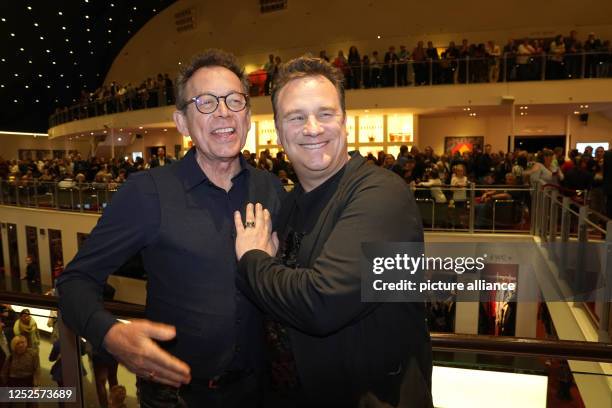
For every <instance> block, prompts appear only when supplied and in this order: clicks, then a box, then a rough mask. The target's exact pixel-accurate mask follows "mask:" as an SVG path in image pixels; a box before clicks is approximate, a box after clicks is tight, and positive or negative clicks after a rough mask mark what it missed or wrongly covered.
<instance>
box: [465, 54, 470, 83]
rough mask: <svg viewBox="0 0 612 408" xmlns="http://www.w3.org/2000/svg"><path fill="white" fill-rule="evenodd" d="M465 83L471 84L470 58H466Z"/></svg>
mask: <svg viewBox="0 0 612 408" xmlns="http://www.w3.org/2000/svg"><path fill="white" fill-rule="evenodd" d="M465 83H466V85H467V84H469V83H470V56H469V55H468V56H466V57H465Z"/></svg>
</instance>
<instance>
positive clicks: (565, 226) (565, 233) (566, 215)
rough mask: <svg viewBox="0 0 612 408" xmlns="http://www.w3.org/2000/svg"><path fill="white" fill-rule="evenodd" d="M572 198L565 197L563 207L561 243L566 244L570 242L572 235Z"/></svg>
mask: <svg viewBox="0 0 612 408" xmlns="http://www.w3.org/2000/svg"><path fill="white" fill-rule="evenodd" d="M569 208H570V198H569V197H563V204H562V207H561V242H563V243H565V242H568V241H569V235H570V226H571V222H570V214H571V213H570V212H569Z"/></svg>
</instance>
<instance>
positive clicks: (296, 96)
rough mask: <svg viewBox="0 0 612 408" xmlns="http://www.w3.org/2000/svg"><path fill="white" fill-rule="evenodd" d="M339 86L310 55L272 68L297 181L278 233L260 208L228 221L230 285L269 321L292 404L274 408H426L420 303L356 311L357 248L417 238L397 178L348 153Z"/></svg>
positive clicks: (427, 348) (407, 197)
mask: <svg viewBox="0 0 612 408" xmlns="http://www.w3.org/2000/svg"><path fill="white" fill-rule="evenodd" d="M341 78H342V74H341V73H340V72H338V71H337V70H336V69H334V68H333V67H331V66H330V65H329V64H327V63H325V62H324V61H322V60H320V59H314V58H307V57H303V58H298V59H295V60H293V61H290V62H289V63H287V64H286V65H285V66H283V67H282V69H281V70H280V73H279V76H278V78H277V80H276V81H275V83H274V86H273V90H272V105H273V110H274V118H275V122H276V129H277V134H278V138H279V139H278V142H279V144H280V145H282V147H283V149H284V150H285V152H286V153H287V156H288V157H289V159H290V160H291V162H292V164H293V166H294V170H295V172H296V175H297V177H298V179H299V182H300V184H299V185H298V186H297V187H296V188H295V189H294V192H293V193H291V194H290V195H289V197H287V199H286V200H285V201H283V206H282V210H281V213H280V215H279V226H281V228H280V230H279V231H278V235H276V234H271V229H272V228H271V225H270V215H269V214H268V212H267V211H266V210H264V207H265V205H264V206H263V207H262V206H261V205H260V204H257V205H256V206H255V208H254V207H253V205H252V204H249V205H248V207H247V211H246V226H247V227H246V228H245V227H243V224H242V217H241V215H240V214H239V213H235V224H236V228H237V238H236V253H237V257H238V258H239V259H240V261H239V274H240V277H241V280H240V281H239V287H240V288H241V290H243V291H244V292H245V294H246V295H247V296H248V297H249V298H250V299H252V300H253V301H254V302H255V303H256V304H257V305H258V306H259V307H261V308H262V309H263V310H264V311H265V312H266V313H268V314H269V315H270V316H271V318H272V319H274V320H276V321H275V322H271V323H270V324H269V325H268V328H269V330H270V333H271V334H270V335H269V336H268V337H269V338H271V339H274V342H273V349H274V350H275V351H276V352H275V355H276V356H277V357H278V360H277V361H273V363H272V366H273V369H274V368H275V367H285V368H286V371H285V375H284V376H282V377H280V376H279V377H276V378H275V380H276V383H275V385H276V386H277V387H278V388H280V389H282V390H283V391H285V394H284V395H289V396H290V397H289V398H288V400H284V401H282V402H280V403H278V405H277V406H282V407H293V406H296V405H300V406H308V407H328V406H329V407H357V406H358V404H359V403H361V404H367V403H369V402H371V401H374V402H375V403H376V401H384V402H385V403H387V404H390V405H392V406H398V404H399V405H400V406H407V405H404V404H407V403H410V406H419V407H421V406H431V397H430V386H431V368H432V367H431V345H430V342H429V334H428V330H427V324H426V321H425V313H424V307H423V305H422V304H420V303H364V302H361V297H360V296H361V295H360V294H361V278H360V256H361V251H362V249H361V244H362V242H369V241H372V242H386V241H388V242H392V241H403V242H422V240H423V230H422V225H421V220H420V216H419V212H418V209H417V208H416V205H415V201H414V198H413V196H412V193H411V191H410V189H409V187H408V186H407V185H406V184H405V183H404V182H403V181H402V179H401V178H399V177H395V176H390V175H389V173H388V172H385V171H384V170H383V169H380V168H378V167H377V166H371V165H367V164H366V162H365V159H364V158H363V157H361V156H360V155H359V153H354V154H352V155H350V156H349V154H348V153H347V131H346V111H345V102H344V89H343V86H342V80H341ZM279 240H280V242H282V245H281V246H280V248H281V249H280V251H279V254H278V256H277V257H274V255H275V254H276V252H277V248H278V247H279ZM402 383H403V384H402ZM400 387H401V390H402V391H401V392H400ZM291 396H292V397H293V398H291ZM270 406H273V405H270ZM374 406H378V405H374Z"/></svg>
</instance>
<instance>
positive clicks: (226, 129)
mask: <svg viewBox="0 0 612 408" xmlns="http://www.w3.org/2000/svg"><path fill="white" fill-rule="evenodd" d="M233 132H234V128H231V127H227V128H221V129H215V130H213V131H212V133H214V134H219V133H233Z"/></svg>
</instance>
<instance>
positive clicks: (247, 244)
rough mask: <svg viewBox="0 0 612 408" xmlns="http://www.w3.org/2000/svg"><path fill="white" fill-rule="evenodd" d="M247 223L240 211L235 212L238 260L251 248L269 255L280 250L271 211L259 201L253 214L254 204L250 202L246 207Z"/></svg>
mask: <svg viewBox="0 0 612 408" xmlns="http://www.w3.org/2000/svg"><path fill="white" fill-rule="evenodd" d="M245 217H246V225H249V226H248V227H245V224H243V223H242V216H241V215H240V212H239V211H236V212H235V213H234V223H235V224H236V257H237V258H238V260H240V259H242V256H243V255H244V254H245V253H246V252H248V251H250V250H251V249H260V250H262V251H265V252H266V253H267V254H268V255H270V256H274V255H276V251H278V236H277V235H276V232H272V217H271V216H270V212H269V211H268V210H266V209H264V208H263V206H262V205H261V204H259V203H257V204H256V205H255V213H254V214H253V204H251V203H249V204H247V207H246V213H245Z"/></svg>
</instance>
